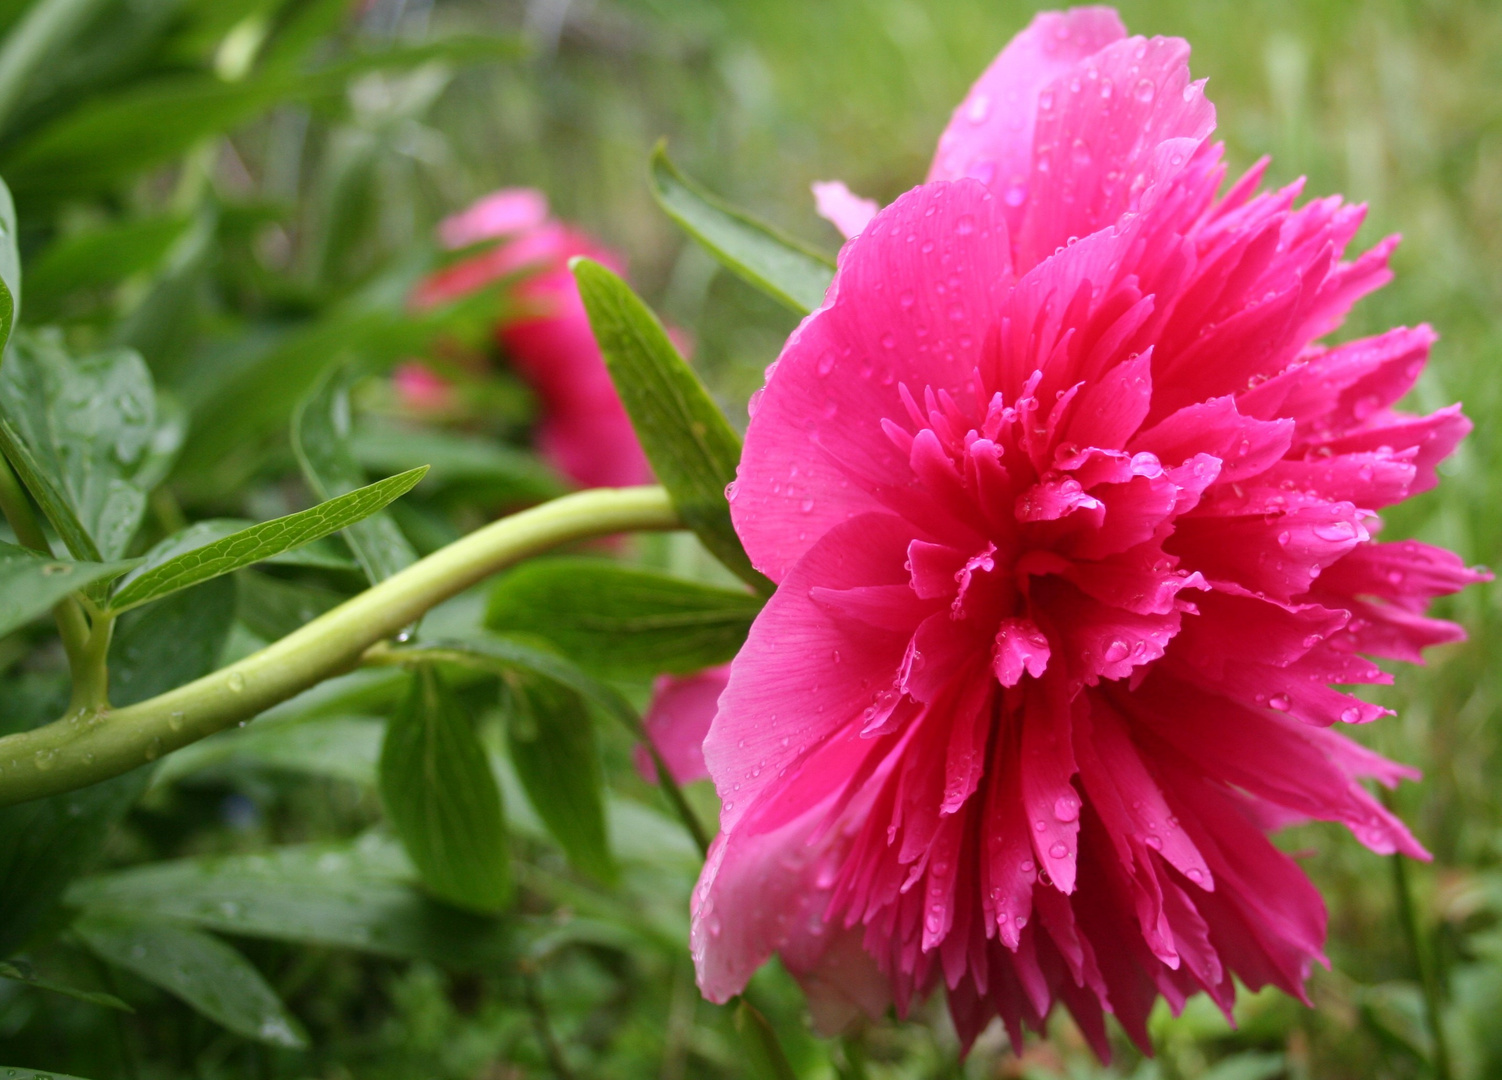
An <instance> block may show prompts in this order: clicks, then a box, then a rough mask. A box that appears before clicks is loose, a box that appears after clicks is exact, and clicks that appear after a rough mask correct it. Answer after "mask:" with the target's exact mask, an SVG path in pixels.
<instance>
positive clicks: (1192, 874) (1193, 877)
mask: <svg viewBox="0 0 1502 1080" xmlns="http://www.w3.org/2000/svg"><path fill="white" fill-rule="evenodd" d="M1184 876H1185V877H1187V878H1188V879H1189V880H1190V881H1203V880H1205V873H1204V871H1203V870H1201V869H1200V868H1199V867H1197V866H1191V867H1190V868H1189V869H1188V870H1186V871H1185V872H1184Z"/></svg>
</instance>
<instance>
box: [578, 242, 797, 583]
mask: <svg viewBox="0 0 1502 1080" xmlns="http://www.w3.org/2000/svg"><path fill="white" fill-rule="evenodd" d="M572 268H573V271H574V280H575V281H577V282H578V285H579V294H580V296H582V297H583V298H584V306H585V308H586V309H587V310H588V311H589V323H590V326H591V327H593V328H594V332H595V339H596V340H597V341H598V342H599V343H600V351H601V352H602V353H604V356H605V366H606V367H607V368H608V369H609V371H610V378H611V380H612V381H614V383H615V387H616V391H617V392H618V393H619V394H620V396H621V402H622V404H624V405H625V406H626V411H627V412H628V413H630V414H631V423H632V426H633V427H635V429H636V435H637V438H638V439H640V440H641V444H642V449H643V450H645V451H646V453H647V459H648V460H649V461H650V462H651V463H652V470H653V471H654V472H655V473H656V474H657V478H658V479H659V480H661V481H662V485H663V487H665V488H667V489H668V493H669V494H670V495H671V496H672V497H673V505H674V506H676V507H677V508H678V513H679V514H680V516H681V517H682V518H683V522H684V524H686V525H687V526H688V527H689V528H691V529H693V530H694V532H695V533H697V534H698V536H699V539H700V540H701V541H703V543H704V546H705V547H707V548H709V550H710V551H712V552H713V553H714V554H715V556H716V557H717V558H718V559H719V560H720V561H721V562H723V563H724V564H725V565H726V566H727V567H728V568H729V569H730V570H731V571H732V572H734V573H735V574H736V575H737V576H738V577H740V578H742V579H743V580H745V581H747V582H749V583H750V584H751V585H752V586H754V587H756V588H757V589H759V590H763V591H766V592H770V591H771V583H770V582H768V581H767V579H766V578H764V577H762V576H761V574H759V573H757V571H756V570H755V569H754V568H753V567H752V566H751V560H750V559H749V558H747V556H746V551H745V549H744V548H743V547H741V541H740V538H739V537H738V536H736V534H735V528H734V526H732V525H731V523H730V504H729V502H728V501H727V499H726V496H725V487H726V485H727V484H730V483H731V482H733V481H734V480H735V467H736V464H737V463H738V462H739V461H740V456H741V447H740V439H739V438H738V437H737V436H736V434H735V431H734V430H733V429H732V428H731V427H730V425H729V423H727V422H726V420H725V415H724V414H723V413H722V412H720V410H719V407H718V406H716V405H715V403H714V401H713V400H712V399H711V398H710V396H709V392H708V391H706V390H705V389H704V384H703V383H701V382H700V381H699V378H698V376H697V375H695V374H694V372H693V369H691V368H690V367H689V366H688V364H687V363H686V362H685V361H684V359H683V357H682V356H680V355H679V354H678V350H677V349H676V348H675V347H674V346H673V343H672V341H670V340H669V339H668V335H667V331H665V330H664V329H663V327H662V323H661V322H659V321H658V319H657V316H656V315H654V314H653V313H652V309H651V308H649V307H647V305H646V304H644V303H642V301H641V299H640V298H639V297H638V296H637V295H636V294H635V293H634V292H632V291H631V286H629V285H627V284H626V283H625V282H624V281H622V280H621V279H620V277H618V276H617V275H616V274H613V273H612V272H611V271H609V270H607V269H606V268H605V267H603V266H601V265H600V264H599V263H597V262H593V261H591V260H589V259H584V258H580V259H576V260H574V262H573V263H572Z"/></svg>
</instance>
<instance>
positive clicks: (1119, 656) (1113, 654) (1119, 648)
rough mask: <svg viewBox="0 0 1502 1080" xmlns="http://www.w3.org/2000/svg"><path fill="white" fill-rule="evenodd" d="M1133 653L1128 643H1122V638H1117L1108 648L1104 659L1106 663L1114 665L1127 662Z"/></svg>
mask: <svg viewBox="0 0 1502 1080" xmlns="http://www.w3.org/2000/svg"><path fill="white" fill-rule="evenodd" d="M1131 652H1132V650H1131V648H1130V647H1129V646H1128V645H1127V643H1126V642H1125V641H1122V640H1121V639H1120V638H1117V639H1116V640H1114V641H1112V642H1111V643H1110V644H1109V645H1107V646H1106V653H1105V657H1104V659H1105V661H1106V663H1108V664H1114V663H1116V662H1117V661H1120V660H1125V659H1126V658H1127V657H1128V656H1130V655H1131Z"/></svg>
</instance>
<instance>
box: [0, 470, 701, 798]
mask: <svg viewBox="0 0 1502 1080" xmlns="http://www.w3.org/2000/svg"><path fill="white" fill-rule="evenodd" d="M676 528H681V525H680V524H679V521H678V515H677V513H676V512H675V511H674V509H673V504H672V502H671V500H670V499H669V498H668V494H667V492H666V491H664V490H663V489H662V488H660V487H638V488H600V489H596V490H592V491H581V492H577V493H575V494H572V495H565V496H563V497H562V498H560V499H554V500H553V501H552V502H548V503H544V504H543V505H541V506H536V507H533V508H532V509H530V510H524V511H522V512H521V513H519V514H513V515H512V516H511V517H508V518H502V519H501V520H500V521H496V522H492V523H491V524H490V525H487V526H485V527H484V528H482V529H479V530H477V531H475V532H473V533H470V534H469V535H468V536H466V537H464V538H463V539H461V540H457V541H455V542H454V543H452V544H449V545H448V546H447V547H444V548H441V549H440V550H438V551H435V552H433V554H431V555H429V556H428V557H427V558H425V559H421V560H419V561H418V562H415V563H413V564H412V565H411V566H409V567H407V568H406V569H405V570H403V571H402V572H401V573H399V574H394V575H393V576H391V577H389V578H387V579H386V580H385V581H383V582H381V583H380V584H379V585H375V586H373V587H372V588H370V589H367V590H366V591H365V592H363V593H360V594H359V595H358V596H355V597H353V598H351V599H350V600H347V601H346V602H344V603H343V604H340V605H339V606H338V607H336V608H334V609H333V610H331V611H328V612H325V613H324V614H323V615H321V616H319V617H318V618H316V619H314V620H313V621H312V622H310V623H308V624H307V625H305V626H303V627H301V628H300V629H298V630H295V631H293V632H292V633H291V634H288V635H287V636H286V637H284V638H282V639H281V640H280V641H277V642H274V643H273V644H271V645H268V646H267V647H266V648H264V649H262V650H260V651H259V652H256V653H253V654H251V655H250V656H247V657H246V658H245V659H243V660H241V661H239V662H237V663H234V664H231V665H230V666H229V667H226V668H221V669H220V670H219V671H216V672H214V673H213V674H211V675H206V676H204V677H203V678H201V679H198V680H196V681H194V682H191V683H188V684H187V685H186V686H180V687H178V688H177V689H176V690H170V691H168V692H167V693H165V694H160V695H158V696H157V697H154V698H151V699H150V700H148V701H143V702H140V703H139V704H136V705H130V706H127V707H125V708H122V709H115V710H112V711H111V710H106V711H103V712H100V713H98V714H97V715H94V716H90V717H87V718H84V719H82V720H81V719H80V718H78V717H65V718H63V719H62V720H59V721H56V722H55V723H51V724H48V725H46V726H44V727H40V728H36V729H35V730H32V731H25V732H21V733H19V734H15V735H7V736H5V737H4V738H0V806H3V805H9V804H12V803H18V802H25V801H27V800H29V799H39V798H42V797H43V796H46V795H54V794H57V793H58V792H61V791H71V790H73V789H75V788H80V787H84V786H86V785H88V784H93V783H97V782H99V781H101V780H107V779H109V778H110V777H112V776H119V775H120V774H121V773H124V772H128V771H129V770H131V769H133V768H135V767H137V766H138V765H140V764H142V763H143V762H146V761H152V760H154V759H155V758H156V757H157V756H159V755H160V754H164V753H168V752H170V751H172V750H176V749H178V748H179V747H181V746H186V745H187V744H188V743H191V742H196V741H197V740H199V739H202V738H204V737H205V736H207V735H212V734H213V733H214V732H216V731H219V730H220V729H222V728H225V727H228V726H229V725H231V724H234V723H237V722H239V721H241V720H249V719H250V718H251V717H253V716H255V715H257V714H258V713H260V712H262V711H263V710H265V709H268V708H270V707H271V706H273V705H276V704H278V703H279V702H282V701H286V700H287V699H288V698H290V697H292V696H294V695H296V694H299V693H301V692H302V691H303V690H306V689H308V687H310V686H314V685H316V684H317V683H320V682H322V681H323V680H325V679H328V678H331V677H333V676H335V675H339V674H342V673H343V672H345V671H348V670H350V669H351V668H353V667H354V666H355V665H356V664H357V663H359V660H360V656H361V654H362V653H364V652H365V650H366V649H368V648H369V647H370V646H371V645H374V644H375V643H376V642H378V641H381V640H383V639H384V638H387V637H389V636H391V635H393V634H395V633H397V632H398V631H399V630H401V628H402V627H404V626H406V625H408V624H409V623H411V622H412V621H414V620H415V619H417V618H418V617H419V616H421V615H422V614H423V613H425V612H426V611H428V610H429V609H430V608H432V607H434V606H435V605H437V604H440V603H442V602H443V601H444V600H447V599H448V598H449V597H451V596H454V595H456V594H458V593H460V592H463V591H464V590H465V589H467V588H469V587H470V586H471V585H474V584H476V583H477V582H479V581H482V580H484V579H485V578H487V577H489V576H490V575H491V574H494V573H495V572H496V571H498V570H501V569H503V568H505V567H507V566H509V565H511V564H512V563H515V562H517V561H518V560H520V559H524V558H527V557H528V556H531V555H536V554H538V553H540V552H543V551H547V550H548V549H550V548H553V547H557V546H558V545H559V544H565V543H569V542H570V541H574V540H583V539H587V538H590V537H597V536H609V535H612V534H614V533H621V532H633V531H640V530H649V529H651V530H664V529H676Z"/></svg>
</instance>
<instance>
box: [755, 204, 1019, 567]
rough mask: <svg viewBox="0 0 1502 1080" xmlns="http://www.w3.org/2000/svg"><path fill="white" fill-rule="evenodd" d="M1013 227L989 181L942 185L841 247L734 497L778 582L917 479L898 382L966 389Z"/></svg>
mask: <svg viewBox="0 0 1502 1080" xmlns="http://www.w3.org/2000/svg"><path fill="white" fill-rule="evenodd" d="M1004 229H1005V226H1004V224H1003V223H1002V221H1001V219H1000V213H999V210H998V204H997V202H996V200H994V199H992V198H991V196H990V195H989V194H988V193H987V192H986V190H985V189H984V188H983V187H982V186H981V185H980V184H977V183H975V182H973V181H966V182H960V183H957V184H934V185H929V186H927V187H923V188H918V189H916V190H914V191H911V192H908V193H907V194H906V195H904V196H902V197H901V198H899V199H898V200H897V201H896V202H894V203H893V204H892V205H891V206H889V207H887V208H886V209H885V210H883V211H882V212H881V213H880V214H878V215H877V217H876V219H875V220H874V221H873V222H872V223H871V225H870V226H869V227H868V228H867V229H866V230H865V231H863V232H862V233H861V234H860V235H859V236H858V237H856V238H855V239H854V240H852V241H851V242H850V243H849V244H847V245H846V246H845V249H844V250H843V251H842V252H841V253H840V269H839V271H838V272H837V273H836V275H835V281H834V285H833V286H832V287H831V292H830V300H829V301H828V302H827V303H826V305H825V306H824V307H823V308H821V309H820V310H818V311H816V312H814V314H812V315H810V316H809V317H808V318H807V319H805V320H804V321H803V324H802V325H801V326H800V327H799V328H798V330H797V331H795V332H794V334H793V336H792V338H790V339H789V341H788V343H787V345H786V346H785V347H784V348H783V351H782V355H781V356H780V357H779V359H778V361H777V366H776V371H775V374H774V375H773V376H772V377H771V378H770V379H769V380H768V382H767V386H766V390H765V393H764V394H763V396H762V397H761V399H760V402H759V404H758V407H757V411H756V415H755V416H753V417H752V419H751V424H750V426H749V428H748V429H747V432H746V447H745V451H744V453H743V454H742V457H741V467H740V470H739V472H738V477H739V479H738V481H737V486H736V496H735V499H734V501H733V502H732V503H731V515H732V518H733V519H734V521H735V523H736V529H737V531H738V532H739V533H740V536H741V539H742V540H743V541H744V542H745V544H746V550H747V551H748V552H749V553H750V555H751V560H752V562H753V563H754V564H755V565H756V566H757V568H758V569H760V570H761V571H762V572H763V573H765V574H767V576H769V577H770V578H772V579H773V580H774V581H780V580H781V579H782V577H783V575H785V574H786V573H787V572H788V570H789V569H790V568H791V567H792V565H793V564H794V563H795V562H797V560H798V558H799V557H800V556H801V555H802V554H803V552H805V551H806V550H808V548H809V547H811V546H812V545H813V543H814V542H815V541H816V540H817V539H818V538H819V536H821V535H822V534H823V533H824V532H825V531H827V530H828V529H829V528H830V527H831V526H833V525H835V524H837V523H839V522H842V521H845V520H847V519H848V518H850V517H852V516H854V515H856V514H859V513H863V512H865V511H869V510H875V509H879V508H880V507H881V506H882V503H881V502H880V501H879V500H878V499H877V498H876V497H875V496H874V495H873V494H872V491H871V490H870V489H871V488H881V487H882V486H883V485H884V484H890V483H892V482H893V478H900V477H904V476H906V475H907V474H908V472H909V466H908V464H907V457H906V455H905V454H900V453H899V452H898V451H897V449H896V448H895V447H894V446H893V445H892V443H891V442H890V441H889V440H888V438H887V437H886V435H885V433H884V432H883V431H882V430H881V428H880V427H879V426H878V422H879V421H880V420H881V419H882V418H884V417H888V418H896V417H901V416H904V415H905V414H906V411H907V410H906V408H905V406H904V405H903V404H902V401H901V397H900V395H899V392H898V384H899V383H909V384H912V385H914V386H920V387H922V386H931V387H933V388H934V389H935V390H937V389H940V388H944V389H948V390H950V391H951V392H954V393H963V391H964V388H965V387H966V386H967V384H968V383H969V381H970V377H971V373H972V372H973V371H974V369H975V366H976V363H977V361H978V359H979V351H980V345H981V341H980V339H978V338H977V337H975V336H974V331H973V327H974V326H975V325H984V324H985V323H986V322H987V321H989V320H990V319H991V318H992V317H993V315H994V313H995V310H996V302H997V299H998V298H999V296H1000V294H1001V292H1002V291H1003V290H1004V289H1005V287H1006V285H1007V283H1008V282H1009V281H1010V278H1011V274H1010V260H1009V257H1008V255H1007V251H1006V245H1005V244H1004V243H1003V242H1001V241H1002V237H1003V235H1004ZM909 237H911V238H912V239H911V240H909ZM861 418H864V419H865V422H858V421H859V420H860V419H861ZM898 482H899V483H900V480H899V481H898Z"/></svg>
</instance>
